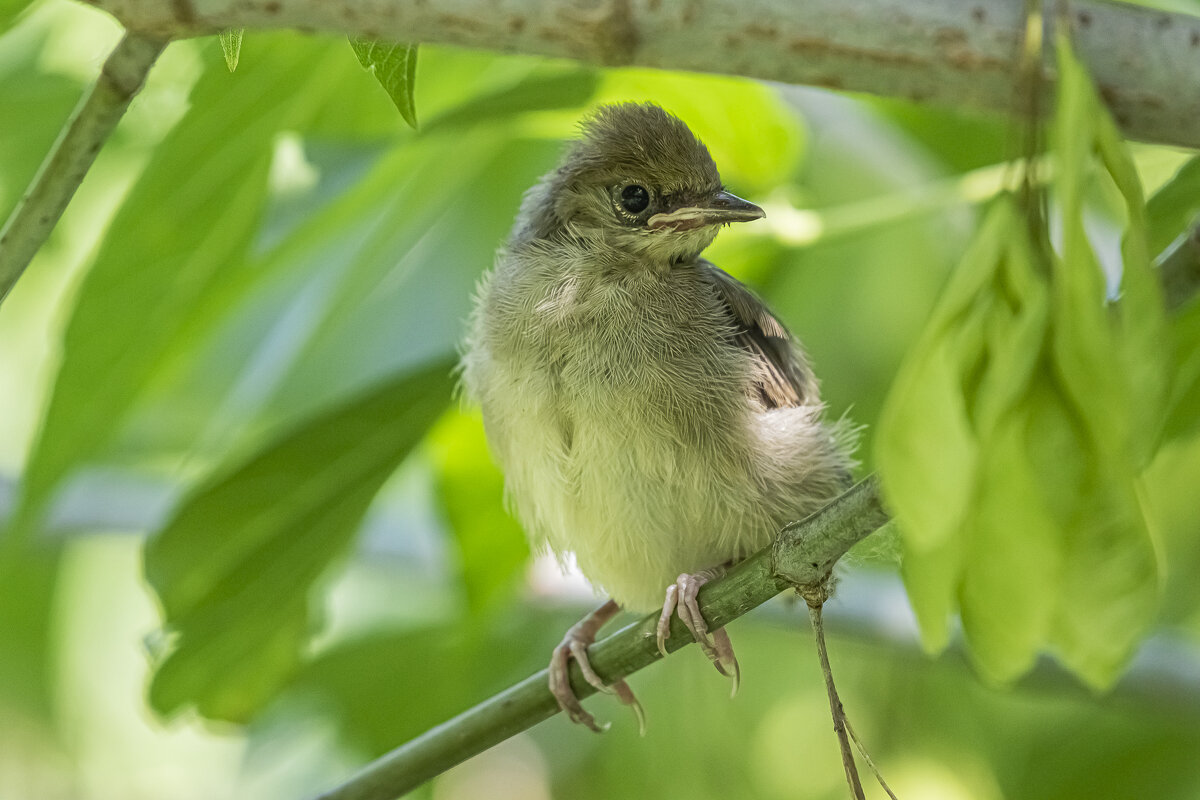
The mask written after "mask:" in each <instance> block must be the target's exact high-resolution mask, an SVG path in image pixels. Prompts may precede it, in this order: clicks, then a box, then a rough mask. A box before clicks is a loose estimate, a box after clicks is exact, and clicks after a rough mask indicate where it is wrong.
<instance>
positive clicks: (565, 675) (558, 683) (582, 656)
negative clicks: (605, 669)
mask: <svg viewBox="0 0 1200 800" xmlns="http://www.w3.org/2000/svg"><path fill="white" fill-rule="evenodd" d="M618 610H620V609H619V607H618V606H617V604H616V603H615V602H613V601H612V600H609V601H608V602H607V603H605V604H604V605H602V606H601V607H600V608H598V609H596V610H595V611H593V612H592V613H591V614H588V615H587V616H586V617H584V618H583V619H582V620H580V621H579V622H577V623H576V624H574V625H572V626H571V627H570V628H569V629H568V630H567V633H566V635H565V636H563V640H562V641H561V642H559V644H558V646H557V647H555V648H554V652H553V653H552V654H551V656H550V693H551V694H553V695H554V699H555V700H557V701H558V707H559V708H561V709H562V710H563V711H564V712H566V715H567V717H568V718H570V720H571V721H572V722H576V723H579V724H581V725H586V726H587V727H588V728H590V729H592V730H593V731H595V732H596V733H603V732H604V731H606V730H608V727H609V723H607V722H606V723H604V725H600V724H599V723H597V722H596V718H595V717H594V716H592V715H591V714H590V713H588V712H587V711H586V710H585V709H584V707H583V706H582V705H581V704H580V702H579V698H578V697H576V696H575V692H574V691H572V689H571V680H570V676H571V673H570V662H571V659H572V658H574V659H575V661H576V662H577V663H578V664H579V670H580V671H581V672H582V673H583V679H584V680H586V681H587V682H588V683H590V684H591V685H592V686H594V687H596V690H597V691H600V692H604V693H605V694H611V695H614V696H615V697H616V698H617V699H618V700H620V701H621V703H623V704H624V705H627V706H629V707H630V708H631V709H632V710H633V713H634V715H635V716H636V717H637V721H638V733H640V734H642V735H645V733H646V713H645V711H644V710H643V709H642V704H641V703H639V702H638V700H637V698H636V697H634V695H633V690H632V689H630V688H629V684H628V683H626V682H625V681H624V680H618V681H616V682H615V683H613V684H611V685H606V684H605V683H604V681H602V680H601V679H600V676H599V675H597V674H596V671H595V670H594V669H592V664H591V662H590V661H589V660H588V654H587V649H588V646H590V645H592V644H594V643H595V641H596V632H597V631H598V630H600V627H601V626H602V625H604V623H605V622H607V621H608V620H609V619H611V618H612V617H613V616H614V615H615V614H616V613H617V611H618Z"/></svg>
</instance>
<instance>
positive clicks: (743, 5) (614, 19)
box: [85, 0, 1200, 147]
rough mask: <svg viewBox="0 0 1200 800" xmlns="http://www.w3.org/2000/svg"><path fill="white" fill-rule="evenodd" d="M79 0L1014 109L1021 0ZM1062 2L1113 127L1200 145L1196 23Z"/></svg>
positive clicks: (143, 11) (186, 30) (162, 15)
mask: <svg viewBox="0 0 1200 800" xmlns="http://www.w3.org/2000/svg"><path fill="white" fill-rule="evenodd" d="M85 1H86V2H88V3H90V4H91V5H94V6H97V7H98V8H102V9H105V10H106V11H109V12H111V13H112V14H113V15H114V16H116V17H117V18H118V19H119V20H121V22H123V23H124V24H125V25H126V26H127V27H128V28H130V29H132V30H138V31H145V32H149V33H153V34H157V35H160V36H186V35H197V34H211V33H216V32H218V31H219V30H222V29H226V28H299V29H301V30H322V31H331V32H338V33H347V34H358V35H364V36H369V37H375V38H384V39H393V40H397V41H418V42H431V43H437V44H450V45H458V46H462V47H472V48H482V49H489V50H499V51H505V52H518V53H529V54H540V55H547V56H558V57H564V58H573V59H581V60H584V61H591V62H594V63H598V64H605V65H626V64H632V65H638V66H643V67H656V68H662V69H676V70H692V71H697V72H720V73H725V74H732V75H742V76H745V77H751V78H762V79H765V80H774V81H782V82H785V83H800V84H809V85H815V86H828V87H830V88H834V89H845V90H849V91H859V92H869V93H872V94H879V95H885V96H891V97H901V98H907V99H910V100H915V101H918V102H923V103H933V104H940V105H945V106H954V107H969V108H976V109H985V110H992V111H1001V112H1009V111H1015V110H1020V109H1022V108H1023V107H1024V105H1023V104H1021V103H1019V102H1018V101H1017V98H1016V96H1015V95H1016V93H1015V90H1014V85H1015V82H1014V77H1013V76H1014V75H1016V74H1017V63H1018V58H1019V51H1020V42H1021V38H1022V31H1023V28H1024V18H1025V9H1024V5H1025V3H1024V0H799V1H798V0H688V2H686V3H672V2H657V1H656V0H605V1H604V2H596V3H587V4H585V3H582V2H580V0H437V2H416V0H174V1H173V2H163V0H85ZM585 6H586V8H585ZM1069 8H1070V10H1071V11H1070V14H1069V17H1068V18H1069V21H1070V24H1071V27H1072V39H1073V41H1074V45H1075V48H1076V52H1077V53H1078V54H1079V56H1080V58H1082V59H1083V61H1084V63H1086V64H1087V65H1088V67H1089V69H1090V70H1091V73H1092V75H1093V77H1094V78H1095V80H1096V82H1097V84H1098V85H1099V87H1100V91H1101V93H1102V95H1103V96H1104V99H1105V101H1106V102H1107V103H1108V105H1109V107H1110V108H1111V109H1112V111H1113V115H1114V116H1115V118H1116V119H1117V121H1118V122H1119V124H1120V125H1121V126H1122V128H1123V129H1124V130H1125V132H1126V134H1128V135H1129V136H1131V137H1133V138H1136V139H1142V140H1145V141H1151V142H1159V143H1163V144H1177V145H1184V146H1188V147H1200V125H1197V124H1196V120H1197V119H1200V70H1197V69H1196V68H1195V64H1196V61H1197V59H1198V58H1200V18H1197V17H1192V16H1187V15H1183V14H1169V13H1165V12H1160V11H1152V10H1149V9H1146V8H1141V7H1137V6H1133V5H1126V4H1121V3H1109V2H1097V1H1096V0H1090V1H1089V2H1071V3H1070V4H1069ZM1053 17H1054V15H1053V14H1051V15H1048V17H1047V24H1053ZM1045 71H1046V73H1047V75H1046V77H1047V79H1048V80H1052V79H1053V69H1052V66H1051V65H1050V64H1049V63H1048V64H1047V66H1046V69H1045Z"/></svg>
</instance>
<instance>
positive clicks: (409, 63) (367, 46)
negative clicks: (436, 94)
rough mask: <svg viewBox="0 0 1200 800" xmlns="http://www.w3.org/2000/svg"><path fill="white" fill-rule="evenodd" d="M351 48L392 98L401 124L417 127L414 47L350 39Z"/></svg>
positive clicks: (415, 53)
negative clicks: (414, 95) (405, 123)
mask: <svg viewBox="0 0 1200 800" xmlns="http://www.w3.org/2000/svg"><path fill="white" fill-rule="evenodd" d="M350 47H352V48H353V49H354V55H356V56H358V62H359V63H360V64H362V65H363V67H364V68H365V69H366V70H367V71H368V72H371V73H373V74H374V75H375V79H376V80H377V81H379V85H380V86H382V87H383V90H384V91H385V92H387V93H388V97H390V98H392V102H393V103H395V104H396V110H397V111H399V112H400V116H402V117H404V121H405V122H407V123H408V124H409V126H411V127H413V128H415V127H417V107H416V105H415V103H414V102H413V90H414V89H415V88H416V77H417V45H415V44H403V43H398V42H381V41H376V40H373V39H360V38H354V37H351V39H350Z"/></svg>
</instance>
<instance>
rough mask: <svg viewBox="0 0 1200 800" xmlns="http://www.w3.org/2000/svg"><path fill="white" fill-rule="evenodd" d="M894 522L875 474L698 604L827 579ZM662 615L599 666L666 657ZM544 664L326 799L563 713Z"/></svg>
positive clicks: (741, 609) (607, 675)
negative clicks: (658, 632) (660, 643)
mask: <svg viewBox="0 0 1200 800" xmlns="http://www.w3.org/2000/svg"><path fill="white" fill-rule="evenodd" d="M886 521H887V516H886V515H885V514H884V513H883V511H882V509H881V507H880V505H879V490H878V487H877V485H876V483H875V480H874V479H873V478H868V479H867V480H865V481H863V482H862V483H860V484H858V485H857V486H855V487H854V488H853V489H851V490H850V491H848V492H846V493H845V494H844V495H842V496H841V497H839V498H838V499H837V500H835V501H833V502H832V503H830V504H829V505H828V506H826V507H825V508H824V509H822V510H821V511H819V512H817V513H816V514H814V515H813V516H811V517H809V518H808V519H807V520H804V521H803V522H801V523H798V524H796V525H792V526H789V527H788V528H787V529H786V532H785V534H784V535H782V536H780V537H779V539H778V540H777V541H776V543H775V544H774V545H773V546H771V547H767V548H764V549H763V550H760V551H759V552H757V553H755V554H754V555H753V556H751V557H750V558H748V559H747V560H745V561H743V562H742V563H741V564H738V565H737V566H736V567H734V568H733V569H731V570H730V571H729V574H727V575H726V576H725V577H724V578H722V579H720V580H718V581H713V582H712V583H710V584H708V585H706V586H704V587H703V588H702V589H701V590H700V609H701V611H702V612H703V614H704V619H705V620H707V621H708V624H709V627H711V628H714V629H715V628H719V627H721V626H723V625H726V624H728V623H729V622H732V621H733V620H735V619H737V618H738V617H740V616H742V615H743V614H745V613H746V612H747V611H749V610H751V609H752V608H756V607H757V606H759V605H762V604H763V603H765V602H766V601H768V600H770V599H771V598H772V597H775V595H777V594H779V593H780V592H781V591H783V590H784V589H786V588H788V587H789V586H793V585H797V584H795V583H794V580H795V579H796V578H799V579H801V580H802V581H803V582H804V583H814V582H819V581H823V580H824V579H825V578H826V577H827V576H828V575H829V570H830V569H831V568H832V566H833V564H835V563H836V562H837V560H838V559H839V558H841V557H842V556H843V555H844V554H845V553H846V551H847V550H849V549H850V547H851V546H853V545H854V544H855V543H856V542H859V541H861V540H862V539H865V538H866V537H867V536H868V535H869V534H871V533H872V532H873V531H875V530H876V529H878V528H879V527H880V525H882V524H883V523H884V522H886ZM657 625H658V614H657V613H655V614H651V615H649V616H647V617H645V618H643V619H642V620H641V621H639V622H635V623H632V624H630V625H627V626H625V627H624V628H622V629H621V630H619V631H617V632H616V633H614V634H612V635H611V636H609V637H608V638H606V639H604V640H603V641H601V642H597V643H596V644H594V645H592V647H591V648H590V649H589V650H588V655H589V656H590V660H591V663H592V666H593V667H594V668H595V670H596V672H597V673H599V675H600V677H601V678H603V679H604V680H605V681H606V682H612V681H615V680H617V679H618V678H623V677H625V676H627V675H630V674H632V673H634V672H636V671H637V670H639V669H642V668H643V667H646V666H649V665H650V664H653V663H654V662H655V661H658V660H659V659H660V658H662V655H661V654H660V653H659V652H658V647H657V644H656V642H655V628H656V626H657ZM690 642H691V635H690V634H689V633H688V632H687V629H686V628H684V626H683V623H682V622H680V620H679V618H678V617H674V618H673V619H672V621H671V638H670V639H669V640H667V650H669V651H671V652H674V651H675V650H678V649H679V648H681V647H684V646H686V645H687V644H689V643H690ZM546 682H547V672H546V670H542V671H541V672H538V673H537V674H535V675H531V676H530V677H528V678H526V679H525V680H523V681H521V682H520V683H518V684H517V685H515V686H513V687H511V688H509V689H507V690H505V691H503V692H501V693H500V694H498V695H495V696H493V697H492V698H490V699H488V700H485V701H484V702H482V703H480V704H479V705H477V706H475V707H474V708H472V709H470V710H468V711H465V712H463V713H462V714H459V715H458V716H457V717H455V718H453V719H451V720H448V721H447V722H444V723H442V724H441V725H438V726H437V727H436V728H433V729H432V730H430V731H427V732H426V733H424V734H422V735H421V736H418V737H417V738H416V739H413V740H412V741H411V742H408V743H407V744H404V745H402V746H400V747H398V748H396V749H395V750H393V751H392V752H390V753H388V754H387V755H385V756H383V757H381V758H379V759H378V760H376V761H374V762H372V763H371V764H368V765H367V766H366V767H365V768H364V769H363V770H362V771H360V772H359V773H358V774H357V775H355V776H354V777H352V778H350V780H348V781H347V782H346V783H344V784H342V785H341V786H339V787H337V788H335V789H333V790H331V791H329V792H327V793H326V794H323V795H321V797H320V798H319V800H391V798H394V797H398V796H399V795H402V794H404V793H405V792H407V791H409V790H410V789H413V788H414V787H416V786H419V785H420V784H422V783H424V782H425V781H427V780H429V779H430V778H432V777H433V776H435V775H437V774H439V773H441V772H443V771H445V770H447V769H449V768H450V767H452V766H454V765H455V764H458V763H460V762H462V761H465V760H467V759H468V758H470V757H471V756H473V755H475V754H476V753H480V752H482V751H484V750H486V749H487V748H489V747H491V746H492V745H495V744H498V743H499V742H502V741H504V740H505V739H507V738H508V737H510V736H514V735H516V734H517V733H520V732H521V731H523V730H525V729H526V728H529V727H532V726H533V725H535V724H537V723H539V722H541V721H542V720H544V719H549V718H550V717H552V716H554V715H555V714H556V713H558V705H557V704H556V703H555V701H554V697H553V696H552V695H551V694H550V690H549V689H548V688H547V683H546ZM571 688H572V689H574V691H575V694H576V696H578V697H580V698H583V697H587V696H589V695H591V694H594V693H595V691H596V690H595V689H593V688H592V686H591V685H590V684H588V683H587V682H586V681H585V680H584V679H583V676H582V675H581V674H580V672H579V666H578V665H577V664H576V663H575V662H571Z"/></svg>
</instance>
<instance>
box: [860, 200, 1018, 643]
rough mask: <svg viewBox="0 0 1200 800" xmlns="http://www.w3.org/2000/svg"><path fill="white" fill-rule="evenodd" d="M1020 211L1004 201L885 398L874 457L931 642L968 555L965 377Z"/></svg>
mask: <svg viewBox="0 0 1200 800" xmlns="http://www.w3.org/2000/svg"><path fill="white" fill-rule="evenodd" d="M1013 223H1014V217H1013V216H1012V214H1011V212H1010V211H1009V209H1008V207H1007V206H1006V205H1004V204H1000V203H997V204H995V205H993V207H992V209H991V210H990V211H989V212H988V214H987V216H986V217H985V218H984V220H983V222H982V224H981V226H980V229H979V231H978V233H977V234H976V237H975V239H974V240H973V241H972V243H971V246H970V248H969V249H968V251H967V253H966V254H965V255H964V256H963V259H962V263H961V264H960V265H959V266H958V268H957V269H955V271H954V272H953V273H952V274H951V276H950V280H949V282H948V284H947V286H946V288H945V290H944V291H943V293H942V296H941V297H940V298H939V299H938V302H937V305H936V307H935V308H934V310H933V312H932V314H931V315H930V319H929V324H928V325H927V327H926V329H925V332H924V333H923V334H922V336H921V339H920V341H919V342H918V343H917V345H916V346H915V347H914V348H913V350H912V351H911V352H910V353H909V355H908V356H907V357H906V358H905V360H904V363H903V364H902V365H901V367H900V371H899V373H898V374H897V376H896V379H895V382H894V383H893V386H892V389H891V391H890V392H889V393H888V397H887V399H886V400H885V401H884V407H883V411H882V412H881V413H880V417H879V424H878V430H877V432H876V437H875V462H876V464H877V465H878V467H879V474H880V480H881V481H882V486H883V490H884V494H885V496H886V497H887V500H888V505H889V507H890V508H891V510H892V513H893V514H894V515H895V517H896V519H897V521H898V522H899V524H900V528H901V530H902V531H903V532H904V545H905V551H906V556H905V559H904V578H905V585H906V586H907V587H908V590H909V597H910V599H911V601H912V603H913V609H914V611H915V612H916V615H917V619H918V621H919V622H920V624H921V631H922V638H923V640H924V642H925V644H926V646H927V647H929V648H930V649H932V650H938V649H940V648H942V647H944V646H945V644H946V642H947V640H948V637H949V627H948V626H949V615H950V612H951V611H952V610H953V604H954V600H955V595H956V587H957V586H958V580H959V573H960V570H961V569H962V558H963V556H964V549H963V542H962V537H961V529H962V525H963V523H964V521H965V520H966V518H967V514H968V510H969V508H970V504H971V502H972V501H973V500H974V496H975V486H976V481H977V479H978V475H977V470H978V442H977V439H976V435H975V433H974V431H973V430H972V424H971V419H970V417H969V400H968V398H967V396H966V393H967V387H966V386H965V385H964V376H965V375H967V374H969V373H971V372H972V371H973V370H974V364H975V362H976V361H977V360H978V358H979V356H980V354H981V353H982V350H983V345H984V328H983V319H984V313H983V312H985V311H986V306H981V305H980V304H979V302H978V299H979V297H980V296H981V295H982V292H983V288H984V287H985V286H986V285H987V284H988V283H989V282H990V281H991V280H992V278H993V277H994V275H995V273H996V271H997V269H998V267H999V266H1000V264H1001V260H1002V255H1003V247H1004V241H1005V238H1006V237H1007V236H1009V235H1011V234H1012V226H1013Z"/></svg>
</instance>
